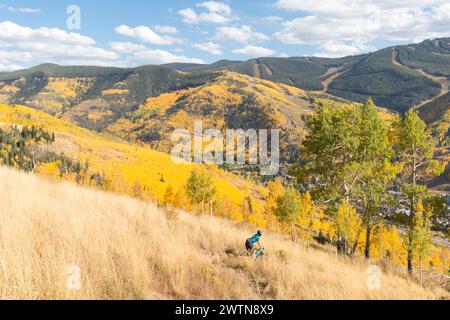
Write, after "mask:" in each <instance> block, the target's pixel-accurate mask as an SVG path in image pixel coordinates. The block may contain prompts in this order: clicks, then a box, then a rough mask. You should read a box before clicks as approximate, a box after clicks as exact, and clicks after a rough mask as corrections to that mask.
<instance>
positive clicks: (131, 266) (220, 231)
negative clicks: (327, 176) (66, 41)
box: [0, 167, 449, 299]
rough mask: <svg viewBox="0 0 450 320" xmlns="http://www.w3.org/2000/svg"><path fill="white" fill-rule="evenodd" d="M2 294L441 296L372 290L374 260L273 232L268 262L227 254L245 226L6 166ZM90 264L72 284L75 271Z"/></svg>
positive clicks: (412, 287) (398, 288)
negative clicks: (76, 285)
mask: <svg viewBox="0 0 450 320" xmlns="http://www.w3.org/2000/svg"><path fill="white" fill-rule="evenodd" d="M0 203H1V206H0V298H2V299H12V298H15V299H80V298H83V299H162V298H168V299H173V298H177V299H200V298H201V299H213V298H214V299H260V298H262V299H381V298H385V299H439V298H448V297H449V296H448V293H446V292H445V291H443V290H441V289H422V288H421V287H420V286H419V285H418V284H417V283H415V282H413V281H410V280H407V279H405V278H403V277H401V276H398V275H389V274H385V275H383V276H382V289H381V290H369V289H368V288H367V286H366V281H367V277H368V274H367V273H366V269H367V267H368V266H367V265H366V264H365V263H364V262H353V263H351V262H349V261H345V260H343V259H341V258H337V257H336V256H334V255H332V254H329V253H326V252H322V251H317V250H314V249H310V250H307V249H306V248H304V247H302V246H300V245H298V244H294V243H292V242H290V241H286V240H283V239H282V238H280V237H278V236H275V235H269V236H267V237H266V238H265V244H266V247H267V249H268V250H270V253H271V255H270V256H269V257H268V258H267V259H265V260H261V261H253V260H250V259H249V258H246V257H240V258H237V257H232V256H227V255H226V253H225V250H226V249H227V248H235V249H240V248H241V246H242V242H243V241H244V239H245V238H246V237H247V236H249V235H251V231H254V230H249V229H246V227H245V226H237V225H235V224H233V223H231V222H228V221H223V220H219V219H213V218H206V217H205V218H200V217H193V216H190V215H188V214H185V213H174V212H170V211H167V210H166V211H164V210H160V209H158V208H156V207H155V206H153V205H152V204H148V203H143V202H139V201H136V200H133V199H130V198H126V197H122V196H118V195H115V194H108V193H104V192H100V191H95V190H90V189H83V188H80V187H78V186H75V185H71V184H68V183H54V182H50V181H47V180H43V179H42V178H38V177H35V176H31V175H27V174H24V173H19V172H16V171H14V170H11V169H7V168H3V167H0ZM72 265H76V266H79V268H80V269H81V289H80V290H69V289H68V287H67V279H68V277H69V274H68V271H67V269H68V268H69V267H70V266H72Z"/></svg>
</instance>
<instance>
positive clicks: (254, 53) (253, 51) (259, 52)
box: [232, 46, 276, 58]
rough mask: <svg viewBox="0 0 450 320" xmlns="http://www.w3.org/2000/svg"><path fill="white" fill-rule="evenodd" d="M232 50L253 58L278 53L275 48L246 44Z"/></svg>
mask: <svg viewBox="0 0 450 320" xmlns="http://www.w3.org/2000/svg"><path fill="white" fill-rule="evenodd" d="M232 52H233V54H240V55H244V56H247V57H252V58H259V57H268V56H272V55H274V54H275V53H276V51H274V50H271V49H267V48H263V47H257V46H245V47H244V48H241V49H234V50H233V51H232Z"/></svg>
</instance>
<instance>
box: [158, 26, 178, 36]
mask: <svg viewBox="0 0 450 320" xmlns="http://www.w3.org/2000/svg"><path fill="white" fill-rule="evenodd" d="M153 28H154V29H155V31H156V32H159V33H168V34H177V33H178V29H177V28H176V27H174V26H160V25H156V26H154V27H153Z"/></svg>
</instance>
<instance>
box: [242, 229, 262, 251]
mask: <svg viewBox="0 0 450 320" xmlns="http://www.w3.org/2000/svg"><path fill="white" fill-rule="evenodd" d="M262 235H263V232H262V231H261V230H258V232H256V234H255V235H254V236H253V237H251V238H248V239H247V240H246V241H245V248H246V249H247V251H248V252H249V253H250V254H251V256H254V255H255V253H256V252H257V250H259V249H261V248H262V243H261V237H262ZM256 245H258V247H256Z"/></svg>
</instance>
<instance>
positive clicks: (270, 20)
mask: <svg viewBox="0 0 450 320" xmlns="http://www.w3.org/2000/svg"><path fill="white" fill-rule="evenodd" d="M263 19H264V20H265V21H268V22H280V21H283V20H284V19H283V18H282V17H279V16H268V17H264V18H263Z"/></svg>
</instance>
